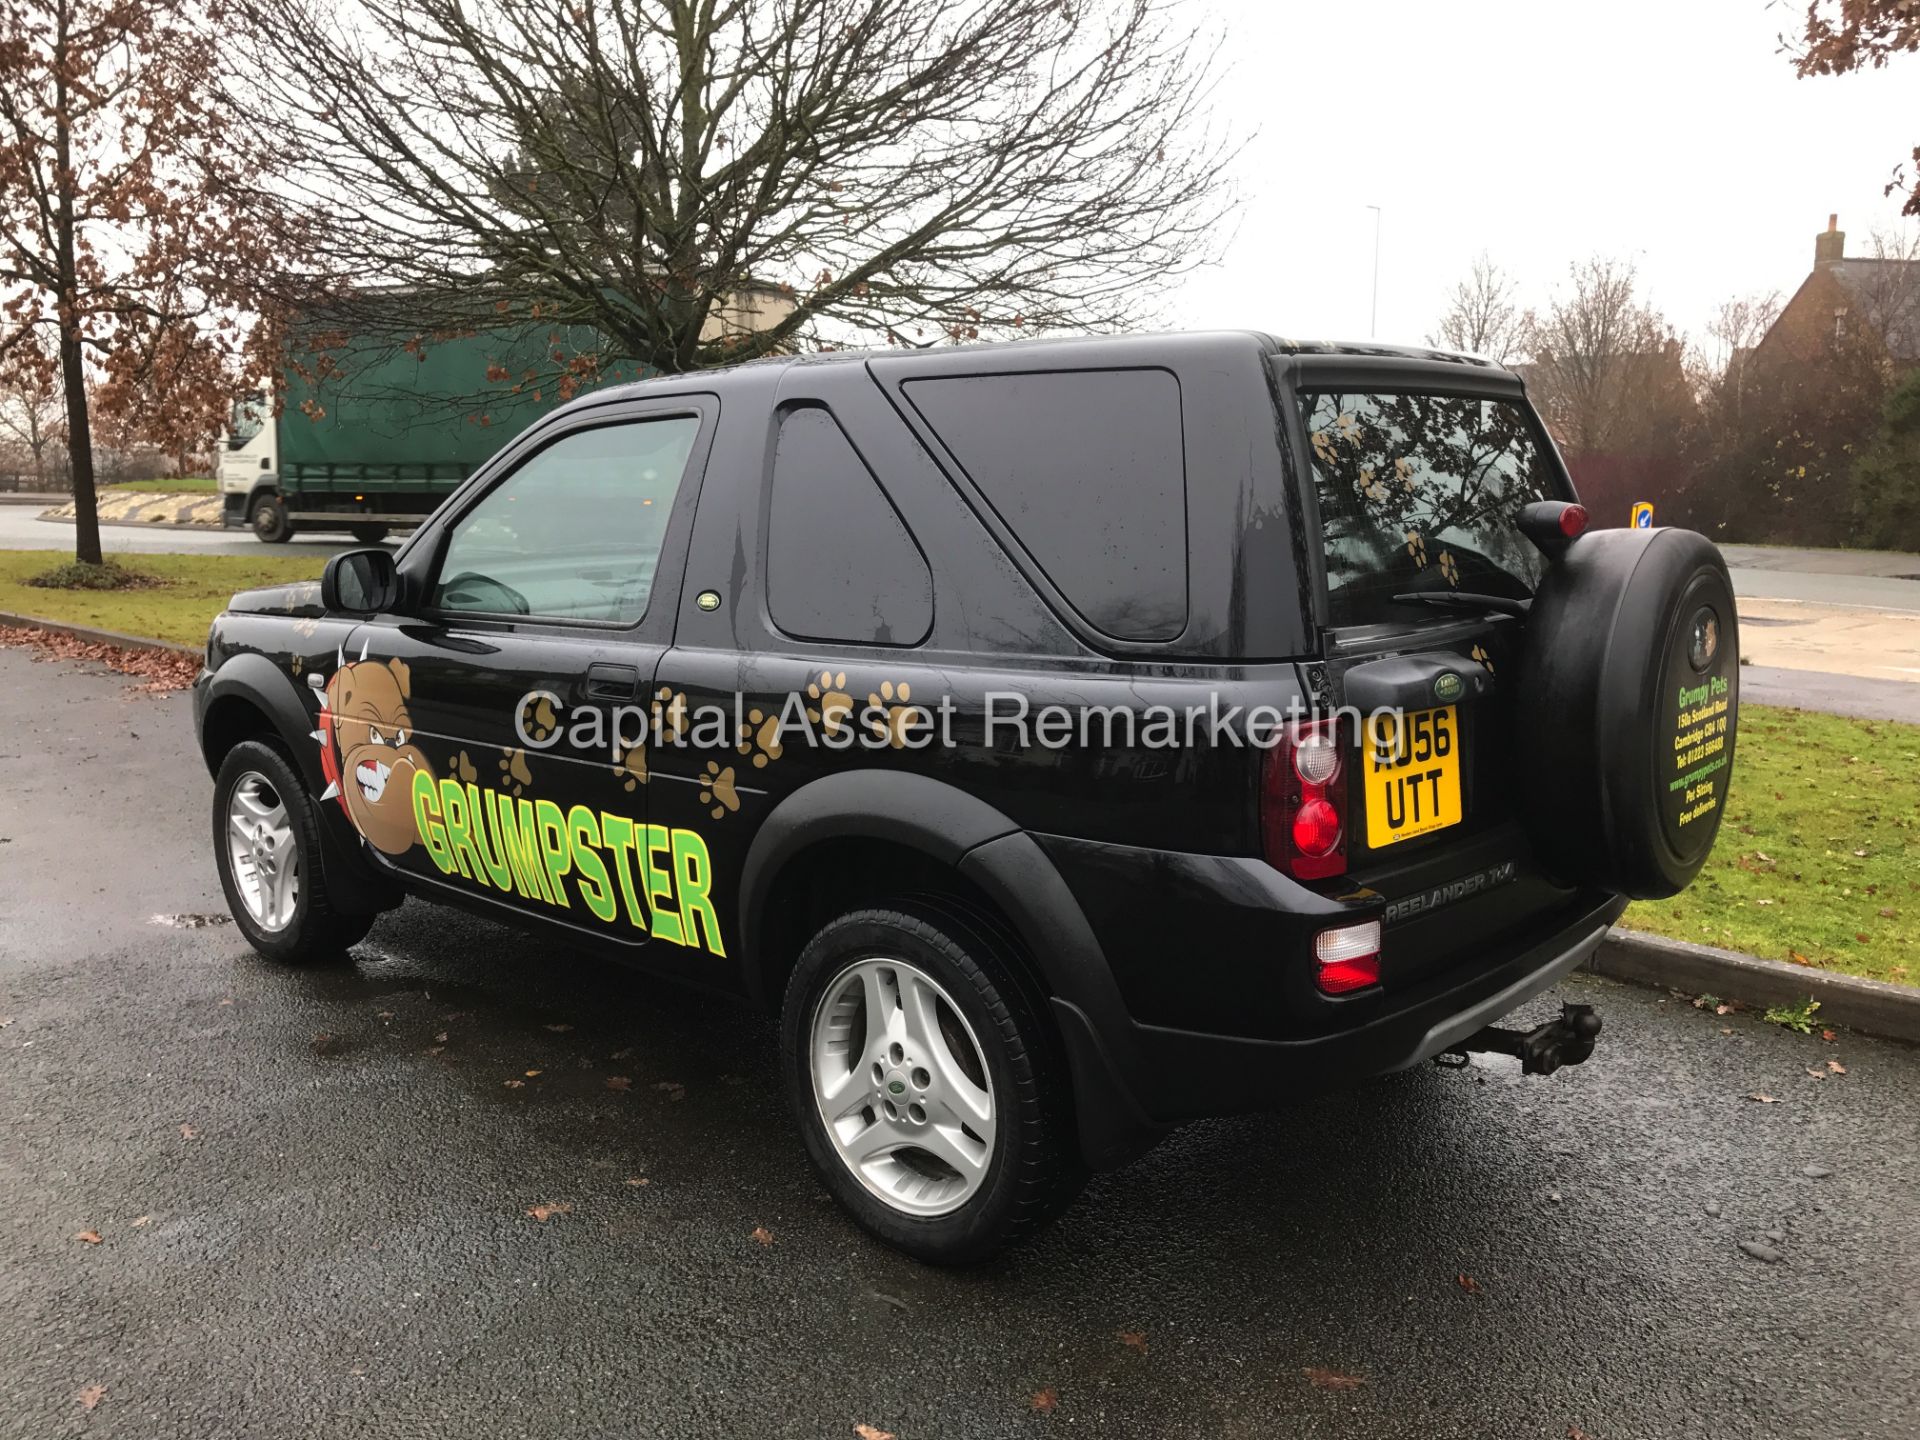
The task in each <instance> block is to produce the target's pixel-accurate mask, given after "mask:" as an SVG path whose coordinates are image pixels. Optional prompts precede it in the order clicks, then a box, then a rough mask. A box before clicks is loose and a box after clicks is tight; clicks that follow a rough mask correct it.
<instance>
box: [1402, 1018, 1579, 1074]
mask: <svg viewBox="0 0 1920 1440" xmlns="http://www.w3.org/2000/svg"><path fill="white" fill-rule="evenodd" d="M1599 1038H1600V1017H1599V1016H1598V1015H1597V1014H1595V1013H1594V1009H1593V1007H1592V1006H1591V1005H1565V1004H1563V1005H1562V1006H1561V1007H1560V1018H1559V1019H1558V1020H1549V1021H1548V1022H1547V1023H1546V1024H1544V1025H1541V1026H1537V1027H1536V1028H1534V1029H1532V1030H1503V1029H1501V1028H1500V1027H1499V1026H1498V1025H1489V1026H1487V1027H1486V1028H1485V1029H1483V1030H1477V1031H1475V1032H1474V1033H1473V1034H1471V1035H1469V1036H1468V1037H1467V1038H1466V1039H1464V1040H1462V1041H1461V1042H1460V1043H1459V1044H1458V1045H1454V1046H1452V1047H1450V1048H1448V1049H1446V1050H1443V1051H1441V1052H1440V1053H1439V1054H1438V1055H1436V1056H1434V1057H1433V1059H1434V1063H1435V1064H1438V1065H1446V1066H1451V1067H1458V1066H1461V1065H1465V1064H1466V1063H1467V1056H1468V1054H1469V1053H1470V1052H1472V1051H1476V1050H1480V1051H1489V1052H1491V1053H1493V1054H1495V1055H1511V1056H1513V1057H1514V1058H1515V1059H1516V1060H1518V1061H1519V1062H1520V1070H1521V1073H1523V1074H1526V1075H1551V1074H1552V1073H1553V1072H1554V1071H1556V1070H1558V1069H1559V1068H1560V1067H1561V1066H1562V1065H1578V1064H1580V1063H1581V1062H1582V1061H1584V1060H1585V1059H1586V1058H1587V1057H1588V1056H1589V1055H1591V1054H1593V1043H1594V1041H1596V1040H1597V1039H1599Z"/></svg>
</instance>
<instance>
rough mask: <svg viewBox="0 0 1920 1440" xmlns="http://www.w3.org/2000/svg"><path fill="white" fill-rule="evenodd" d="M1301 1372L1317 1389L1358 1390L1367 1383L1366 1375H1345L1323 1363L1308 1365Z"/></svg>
mask: <svg viewBox="0 0 1920 1440" xmlns="http://www.w3.org/2000/svg"><path fill="white" fill-rule="evenodd" d="M1300 1373H1301V1374H1302V1375H1304V1376H1306V1377H1307V1383H1308V1384H1309V1385H1312V1386H1313V1387H1314V1388H1315V1389H1317V1390H1358V1389H1359V1388H1360V1387H1361V1386H1362V1385H1364V1384H1366V1383H1367V1381H1366V1377H1365V1376H1364V1375H1343V1374H1341V1373H1340V1372H1339V1371H1338V1370H1329V1369H1327V1368H1325V1367H1324V1366H1321V1365H1308V1366H1306V1367H1305V1368H1304V1369H1302V1370H1301V1372H1300Z"/></svg>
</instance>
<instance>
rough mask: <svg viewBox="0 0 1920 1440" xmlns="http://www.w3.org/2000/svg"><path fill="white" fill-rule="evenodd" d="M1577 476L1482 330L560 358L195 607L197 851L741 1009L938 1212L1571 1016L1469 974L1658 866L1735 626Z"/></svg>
mask: <svg viewBox="0 0 1920 1440" xmlns="http://www.w3.org/2000/svg"><path fill="white" fill-rule="evenodd" d="M1583 521H1584V515H1583V512H1582V511H1581V510H1580V508H1579V506H1578V504H1577V503H1576V500H1575V497H1574V494H1573V492H1572V489H1571V486H1570V484H1569V481H1568V477H1567V473H1566V470H1565V468H1564V467H1563V465H1562V464H1561V461H1560V459H1559V457H1558V455H1557V454H1556V452H1555V450H1554V448H1553V445H1552V443H1551V441H1550V440H1549V439H1548V437H1547V435H1546V432H1545V430H1544V429H1543V427H1542V426H1541V424H1540V421H1539V418H1538V416H1537V415H1536V414H1535V412H1534V410H1533V409H1532V407H1531V406H1530V405H1529V404H1528V402H1527V398H1526V392H1525V388H1524V386H1523V384H1522V382H1521V380H1520V379H1519V378H1517V377H1516V376H1514V375H1513V374H1511V373H1509V372H1507V371H1505V370H1502V369H1499V368H1497V367H1494V366H1491V365H1489V364H1486V363H1484V362H1481V361H1478V360H1474V359H1470V358H1466V357H1461V356H1454V355H1447V354H1441V353H1436V352H1430V351H1424V350H1402V349H1390V348H1387V347H1382V346H1364V347H1360V346H1338V345H1309V344H1295V343H1290V342H1286V341H1281V340H1276V339H1273V338H1271V337H1267V336H1264V335H1257V334H1241V333H1233V334H1207V335H1180V336H1162V337H1126V338H1111V339H1098V340H1092V339H1089V340H1062V341H1044V342H1041V341H1035V342H1023V343H1018V344H1012V345H995V346H976V347H964V348H951V349H938V350H927V351H919V352H913V353H897V352H886V353H875V354H852V353H835V354H829V355H822V356H810V357H807V358H804V359H799V358H795V359H782V360H776V361H768V362H760V363H755V364H751V365H745V366H741V367H738V368H734V369H729V370H722V371H713V372H707V373H701V374H693V375H681V376H673V377H662V378H658V379H652V380H648V381H645V382H642V383H639V384H635V385H630V386H626V387H623V388H618V389H614V390H611V391H607V392H604V393H597V394H595V395H593V396H592V397H591V398H589V399H586V400H583V401H579V402H576V403H574V404H572V405H569V406H567V407H566V408H564V409H562V410H560V411H558V412H556V413H555V414H553V415H551V416H549V417H547V418H546V419H545V420H543V421H541V422H540V423H538V424H536V425H534V426H532V427H531V428H529V429H528V430H527V431H526V433H524V434H522V435H521V436H519V437H518V438H517V439H516V440H515V441H513V443H512V444H510V445H509V446H508V447H507V448H506V449H505V450H503V451H502V452H501V453H500V454H499V455H497V456H496V457H494V458H493V460H492V461H490V462H489V463H487V464H486V465H485V466H483V467H482V468H481V469H480V470H479V471H478V472H477V473H475V474H474V475H473V476H472V477H471V478H470V479H469V480H467V481H466V482H465V483H463V484H462V485H461V486H460V488H459V489H458V490H457V491H456V492H455V493H454V494H453V495H451V496H450V497H449V498H448V499H447V501H446V502H445V504H443V505H442V506H441V507H440V508H439V509H438V510H437V511H436V512H435V513H434V515H433V516H432V518H431V519H430V520H428V521H427V522H426V523H425V524H424V525H423V526H421V528H420V529H419V531H418V532H417V533H416V534H414V535H413V536H412V537H411V539H410V540H408V541H407V543H406V544H405V545H404V547H403V548H402V549H401V550H400V552H399V554H398V556H397V558H396V557H394V556H393V555H391V554H390V553H389V552H388V551H386V550H385V549H375V550H366V551H355V552H350V553H348V554H345V555H341V556H338V557H336V558H335V559H334V560H333V561H331V562H330V563H329V565H328V567H327V570H326V575H325V578H324V579H323V580H322V581H320V582H319V583H318V584H307V585H294V586H282V587H277V588H273V589H267V590H257V591H251V592H248V593H245V594H241V595H237V596H235V597H234V599H233V601H232V603H231V605H230V607H229V608H228V610H227V611H226V612H225V613H224V614H222V615H221V616H220V617H219V618H218V620H216V621H215V623H214V625H213V629H212V633H211V635H210V636H209V639H208V645H207V656H206V668H205V671H204V673H203V674H202V675H201V676H200V678H199V681H198V683H197V685H196V688H195V702H196V703H195V713H196V718H197V722H198V726H199V734H200V741H201V745H202V748H203V750H204V753H205V756H206V762H207V765H208V768H209V770H210V771H211V772H212V773H213V775H214V777H215V784H214V799H213V832H214V837H215V848H216V853H217V855H218V860H219V867H220V875H221V881H222V884H223V886H224V888H225V891H226V894H227V898H228V902H229V904H230V905H231V907H232V910H233V914H234V918H235V920H236V922H237V923H238V925H239V927H240V929H241V931H242V932H243V933H244V934H245V935H246V937H247V938H248V940H249V941H250V942H251V943H252V944H253V946H254V947H255V948H256V949H257V950H259V951H260V952H261V953H262V954H264V955H266V956H268V957H271V958H274V959H279V960H286V961H306V960H313V959H318V958H321V957H324V956H328V955H334V954H338V953H340V952H341V951H342V950H343V949H345V948H346V947H348V946H350V945H352V944H353V943H354V942H355V941H357V940H358V939H359V938H360V937H361V936H363V935H364V934H366V932H367V930H368V928H369V926H370V925H371V924H372V923H373V921H374V918H375V917H376V916H377V915H378V914H379V913H380V912H381V911H383V910H385V909H387V908H389V907H391V906H394V905H397V904H399V903H401V900H402V899H403V897H408V896H411V897H415V898H417V899H420V900H427V901H432V902H435V903H445V904H451V905H459V906H464V907H467V908H469V909H472V910H475V911H478V912H479V913H481V914H484V915H488V916H492V917H495V918H497V919H499V920H501V921H504V922H506V923H508V924H511V925H515V926H520V927H524V928H527V929H531V930H535V931H538V932H540V933H542V934H545V935H548V936H550V937H552V938H553V939H555V940H558V941H564V942H567V943H570V944H572V945H576V946H578V947H580V948H581V949H584V950H588V951H591V952H593V953H596V954H599V955H603V956H608V957H612V958H615V959H619V960H623V961H628V962H630V963H632V964H634V965H637V966H640V967H643V968H645V969H648V970H651V971H654V972H657V973H659V974H662V975H666V976H672V977H677V978H681V979H684V980H687V981H691V982H694V983H697V984H699V985H702V986H705V987H708V988H717V989H721V990H726V991H731V992H733V993H735V994H737V995H738V996H740V997H741V998H742V1000H744V1001H747V1002H750V1003H752V1004H757V1005H761V1006H765V1007H767V1008H768V1009H770V1010H772V1011H774V1012H776V1013H777V1014H778V1016H779V1017H780V1027H781V1036H782V1046H783V1062H782V1063H783V1074H784V1077H785V1084H786V1086H787V1088H788V1089H789V1090H790V1092H791V1095H792V1100H793V1106H794V1115H795V1120H796V1123H797V1125H798V1128H799V1131H800V1134H801V1137H802V1139H803V1140H804V1143H805V1145H806V1148H807V1150H808V1152H809V1154H810V1155H811V1157H812V1160H813V1163H814V1164H815V1165H816V1166H817V1167H818V1169H819V1172H820V1174H821V1176H822V1177H823V1179H824V1180H825V1183H826V1184H827V1186H828V1187H829V1188H830V1189H831V1190H832V1192H833V1193H834V1194H835V1195H836V1196H837V1197H838V1198H839V1200H840V1201H841V1202H842V1203H843V1204H844V1205H845V1206H846V1207H847V1209H848V1210H849V1211H850V1212H851V1213H852V1214H853V1216H854V1217H855V1218H856V1219H857V1220H858V1221H859V1222H860V1223H861V1224H862V1225H864V1226H866V1227H867V1228H868V1229H869V1230H870V1231H872V1232H873V1233H875V1234H876V1235H878V1236H880V1237H882V1238H883V1239H885V1240H886V1241H888V1242H889V1243H891V1244H893V1245H896V1246H898V1247H900V1248H901V1249H903V1250H905V1251H908V1252H909V1253H911V1254H914V1255H917V1256H920V1257H922V1258H925V1259H927V1260H932V1261H941V1262H957V1261H967V1260H973V1259H977V1258H979V1257H982V1256H984V1255H987V1254H990V1253H992V1252H993V1251H994V1250H996V1249H997V1248H999V1247H1000V1246H1002V1245H1004V1244H1006V1243H1007V1242H1009V1241H1012V1240H1015V1239H1018V1238H1020V1237H1022V1236H1024V1235H1027V1234H1029V1233H1031V1232H1032V1231H1033V1230H1035V1229H1036V1228H1037V1227H1039V1226H1041V1225H1042V1224H1044V1223H1045V1222H1046V1221H1047V1220H1048V1219H1049V1218H1051V1217H1053V1216H1054V1215H1056V1214H1057V1213H1058V1212H1059V1211H1060V1210H1061V1209H1062V1208H1063V1207H1064V1206H1065V1205H1066V1204H1067V1203H1068V1202H1069V1200H1070V1199H1071V1198H1072V1197H1073V1195H1074V1194H1075V1193H1076V1191H1077V1188H1078V1186H1079V1184H1080V1182H1081V1180H1082V1178H1083V1177H1084V1175H1085V1174H1086V1172H1087V1171H1088V1170H1089V1169H1092V1168H1100V1167H1106V1166H1113V1165H1118V1164H1122V1163H1125V1162H1126V1161H1127V1160H1128V1159H1130V1158H1132V1157H1133V1156H1135V1155H1137V1154H1139V1153H1140V1152H1141V1151H1142V1150H1143V1149H1144V1148H1146V1147H1147V1146H1149V1145H1151V1144H1152V1143H1153V1142H1154V1141H1155V1140H1156V1139H1157V1138H1159V1137H1160V1136H1162V1135H1164V1134H1165V1133H1166V1132H1167V1131H1168V1130H1169V1129H1171V1128H1172V1127H1174V1126H1176V1125H1178V1124H1179V1123H1180V1122H1182V1121H1184V1120H1188V1119H1192V1118H1195V1117H1200V1116H1214V1115H1224V1114H1230V1113H1235V1112H1241V1111H1252V1110H1259V1109H1261V1108H1263V1107H1269V1106H1272V1105H1275V1104H1277V1103H1281V1102H1285V1101H1291V1100H1294V1099H1296V1098H1298V1097H1300V1096H1303V1095H1308V1094H1311V1093H1314V1092H1317V1091H1321V1090H1324V1089H1327V1088H1329V1087H1338V1086H1347V1085H1353V1084H1357V1083H1360V1082H1363V1081H1365V1080H1368V1079H1369V1078H1371V1077H1375V1076H1378V1075H1381V1074H1383V1073H1385V1072H1389V1071H1393V1070H1398V1069H1402V1068H1405V1067H1408V1066H1412V1065H1416V1064H1419V1063H1420V1062H1422V1061H1424V1060H1426V1059H1428V1058H1429V1057H1433V1056H1440V1055H1444V1054H1448V1053H1458V1052H1462V1051H1464V1050H1468V1049H1494V1050H1501V1051H1505V1052H1506V1053H1509V1054H1513V1055H1517V1056H1519V1057H1520V1058H1521V1060H1522V1063H1523V1065H1524V1066H1525V1068H1527V1069H1528V1070H1532V1071H1548V1070H1552V1069H1553V1068H1555V1067H1556V1066H1558V1065H1561V1064H1564V1063H1576V1062H1578V1061H1580V1060H1584V1059H1585V1058H1587V1056H1588V1054H1589V1053H1590V1052H1591V1051H1592V1049H1593V1046H1594V1041H1595V1036H1596V1033H1597V1031H1598V1028H1599V1022H1598V1017H1597V1016H1595V1015H1593V1014H1592V1013H1591V1012H1590V1011H1588V1010H1586V1009H1585V1008H1583V1007H1578V1006H1573V1007H1566V1008H1565V1009H1564V1010H1563V1013H1562V1014H1561V1016H1560V1017H1559V1018H1557V1019H1554V1020H1551V1021H1549V1022H1547V1023H1545V1024H1542V1025H1539V1026H1536V1027H1534V1028H1532V1029H1530V1030H1527V1031H1525V1032H1519V1031H1509V1030H1502V1029H1500V1028H1498V1027H1497V1026H1495V1024H1494V1022H1495V1021H1497V1020H1499V1019H1500V1018H1501V1017H1502V1016H1504V1015H1506V1014H1507V1013H1508V1012H1510V1011H1512V1010H1513V1009H1514V1008H1515V1007H1517V1006H1519V1005H1520V1004H1522V1003H1523V1002H1525V1001H1526V1000H1528V999H1529V998H1531V997H1533V996H1535V995H1537V994H1539V993H1540V992H1542V991H1544V990H1546V989H1548V988H1549V987H1551V986H1552V985H1553V984H1554V983H1555V982H1556V981H1558V980H1559V979H1561V978H1562V977H1563V976H1565V975H1566V974H1567V973H1568V972H1569V971H1570V970H1571V969H1573V968H1574V967H1575V966H1577V965H1579V964H1580V963H1581V962H1582V961H1583V960H1584V959H1585V958H1586V957H1587V956H1588V955H1589V954H1590V953H1591V952H1592V951H1593V950H1594V948H1595V947H1596V946H1597V945H1598V944H1599V942H1600V940H1601V938H1602V937H1603V936H1604V934H1605V933H1606V930H1607V928H1608V926H1609V925H1610V924H1611V923H1612V922H1613V920H1614V919H1615V918H1616V917H1617V916H1618V915H1619V914H1620V911H1621V909H1622V908H1623V907H1624V905H1625V904H1626V902H1627V898H1628V897H1632V896H1655V895H1665V894H1671V893H1674V892H1675V891H1677V890H1679V889H1680V888H1681V887H1683V886H1684V885H1685V884H1687V883H1688V881H1689V880H1691V879H1692V877H1693V876H1694V874H1695V873H1696V872H1697V870H1698V869H1699V867H1700V865H1701V863H1702V862H1703V861H1704V859H1705V858H1706V855H1707V853H1708V850H1709V849H1710V847H1711V845H1712V843H1713V838H1714V834H1715V831H1716V829H1717V826H1718V823H1719V818H1720V814H1721V810H1722V808H1723V806H1724V802H1725V797H1726V786H1727V782H1728V779H1729V777H1730V775H1731V773H1732V771H1731V766H1732V760H1733V751H1734V740H1735V728H1736V720H1737V713H1738V676H1739V668H1738V666H1739V656H1738V636H1737V633H1736V629H1735V617H1734V606H1733V597H1732V592H1731V589H1730V587H1729V582H1728V578H1727V572H1726V568H1725V566H1724V564H1723V562H1722V561H1721V559H1720V556H1719V554H1718V552H1717V551H1716V550H1715V548H1714V547H1713V546H1712V545H1711V544H1710V543H1708V542H1707V541H1706V540H1704V539H1703V538H1701V537H1700V536H1698V535H1695V534H1692V533H1689V532H1685V531H1678V530H1650V531H1636V530H1614V531H1594V532H1592V533H1583ZM609 716H612V717H613V719H612V720H611V721H609V720H608V718H607V717H609ZM623 723H624V724H625V726H626V728H625V729H624V730H623V733H622V735H621V736H620V737H618V738H617V739H610V738H609V731H608V729H607V726H608V725H609V724H611V725H614V726H620V725H621V724H623ZM596 726H597V727H598V729H597V730H596ZM638 730H644V732H645V734H644V739H641V740H639V741H638V742H637V743H636V742H634V734H635V732H636V731H638Z"/></svg>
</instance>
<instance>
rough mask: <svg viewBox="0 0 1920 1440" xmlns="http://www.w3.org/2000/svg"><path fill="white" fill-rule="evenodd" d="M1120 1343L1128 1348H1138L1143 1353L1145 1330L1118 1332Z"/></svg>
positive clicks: (1145, 1344) (1145, 1339)
mask: <svg viewBox="0 0 1920 1440" xmlns="http://www.w3.org/2000/svg"><path fill="white" fill-rule="evenodd" d="M1120 1343H1121V1344H1122V1345H1125V1346H1126V1347H1127V1348H1128V1349H1130V1350H1138V1351H1139V1352H1140V1353H1141V1354H1142V1355H1144V1354H1146V1353H1147V1332H1146V1331H1144V1330H1122V1331H1121V1332H1120Z"/></svg>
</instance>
